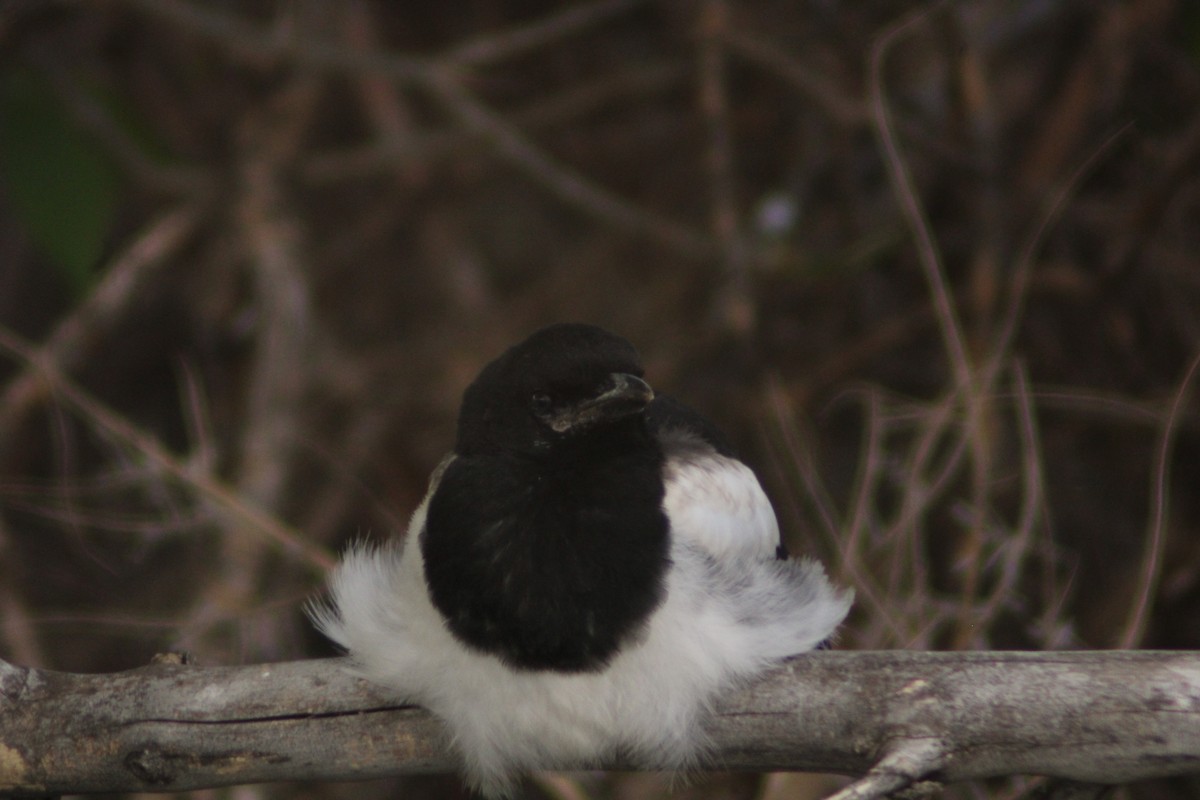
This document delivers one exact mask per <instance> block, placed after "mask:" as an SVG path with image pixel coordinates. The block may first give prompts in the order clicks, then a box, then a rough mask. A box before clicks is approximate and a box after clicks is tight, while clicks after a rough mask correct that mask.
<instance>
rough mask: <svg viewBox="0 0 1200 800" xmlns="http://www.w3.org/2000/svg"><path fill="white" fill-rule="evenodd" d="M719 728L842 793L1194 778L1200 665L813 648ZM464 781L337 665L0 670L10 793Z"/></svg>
mask: <svg viewBox="0 0 1200 800" xmlns="http://www.w3.org/2000/svg"><path fill="white" fill-rule="evenodd" d="M711 733H712V740H713V744H714V748H713V753H712V758H711V761H710V764H711V766H712V767H713V768H719V769H731V770H803V771H816V772H834V773H843V774H848V775H862V776H865V777H864V778H863V779H862V780H860V781H858V782H857V783H855V784H852V785H851V786H849V787H847V789H846V790H843V792H841V793H839V794H840V795H842V796H844V797H876V796H880V795H882V794H884V793H887V792H891V791H895V790H896V789H898V788H903V787H905V786H909V785H912V784H914V783H917V782H920V781H930V780H932V781H938V782H952V781H959V780H968V779H974V778H985V777H994V776H1003V775H1016V774H1036V775H1049V776H1055V777H1059V778H1064V779H1069V780H1072V781H1079V782H1084V783H1124V782H1129V781H1134V780H1142V779H1146V778H1154V777H1161V776H1169V775H1181V774H1187V773H1195V772H1200V653H1170V652H1070V653H1068V652H1054V653H1007V652H989V653H911V652H903V651H895V652H819V653H812V654H808V655H805V656H801V657H797V658H795V659H793V660H792V661H790V662H788V663H787V664H786V665H784V666H783V667H782V668H780V669H779V670H777V671H775V672H773V673H772V674H771V675H769V676H768V677H766V678H765V679H764V680H762V681H760V682H759V683H757V684H755V685H753V686H749V687H746V688H744V689H742V690H740V691H738V692H734V693H731V694H730V696H729V697H728V698H726V699H725V701H724V702H723V704H722V707H721V709H720V712H719V714H717V715H716V717H715V718H714V719H713V722H712V725H711ZM580 766H581V767H582V766H613V767H617V766H621V765H618V764H609V765H580ZM453 768H454V758H453V755H452V754H451V753H450V752H449V750H448V749H447V746H446V741H445V736H444V731H443V728H442V726H441V725H440V723H439V722H438V721H437V720H436V719H434V718H433V717H431V716H430V715H429V714H428V713H427V712H425V711H424V710H422V709H419V708H416V707H412V706H405V705H403V704H402V703H400V702H398V701H397V700H396V699H394V698H388V697H387V696H385V695H384V694H382V693H380V692H379V691H378V690H377V689H375V688H373V687H371V686H369V685H367V684H366V683H365V682H363V681H361V680H359V679H357V678H356V677H355V676H354V675H353V674H352V672H351V671H350V670H349V668H348V666H347V663H346V662H345V661H344V660H342V659H327V660H320V661H300V662H290V663H280V664H263V665H255V666H246V667H195V666H184V665H170V664H155V665H151V666H148V667H143V668H141V669H136V670H132V671H129V672H121V673H116V674H109V675H75V674H68V673H58V672H49V671H43V670H35V669H27V668H21V667H15V666H11V665H9V664H6V663H4V662H2V661H0V794H15V795H18V796H19V795H22V794H30V795H35V794H40V795H45V794H57V793H86V792H117V791H179V790H185V789H198V788H204V787H215V786H224V785H230V784H239V783H258V782H269V781H281V780H355V779H362V778H373V777H382V776H387V775H396V774H399V773H421V772H441V771H449V770H452V769H453Z"/></svg>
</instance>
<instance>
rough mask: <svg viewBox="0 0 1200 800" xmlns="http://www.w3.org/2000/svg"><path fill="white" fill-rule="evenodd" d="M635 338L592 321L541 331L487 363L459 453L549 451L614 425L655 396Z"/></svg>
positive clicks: (461, 430) (461, 428) (466, 403)
mask: <svg viewBox="0 0 1200 800" xmlns="http://www.w3.org/2000/svg"><path fill="white" fill-rule="evenodd" d="M642 375H643V371H642V365H641V360H640V359H639V358H638V354H637V351H636V350H635V349H634V348H633V345H631V344H630V343H629V342H627V341H625V340H624V339H622V338H621V337H619V336H616V335H614V334H611V333H609V332H608V331H605V330H603V329H601V328H597V327H595V326H593V325H584V324H579V323H561V324H558V325H551V326H550V327H548V328H543V329H542V330H540V331H538V332H536V333H534V334H533V335H532V336H530V337H529V338H528V339H526V340H525V341H523V342H520V343H519V344H516V345H514V346H513V347H511V348H510V349H509V350H507V351H506V352H505V353H504V354H503V355H501V356H500V357H499V358H497V359H496V360H495V361H493V362H492V363H490V364H488V365H487V366H486V367H484V369H483V371H482V372H480V373H479V377H477V378H476V379H475V381H474V382H473V383H472V384H471V385H470V386H469V387H467V390H466V392H465V393H464V395H463V403H462V409H461V411H460V412H459V417H458V439H457V442H456V444H455V450H456V451H457V452H458V453H459V454H460V455H472V454H478V453H496V452H505V453H512V454H520V455H532V456H538V455H545V454H547V453H550V452H552V451H553V450H554V449H555V448H556V447H558V446H559V445H561V444H563V443H564V442H569V441H576V440H579V439H580V438H582V437H589V436H592V435H595V434H599V433H605V432H608V431H609V430H610V429H611V428H612V427H613V426H614V425H616V424H618V423H620V422H623V421H626V420H629V419H630V418H631V417H636V416H640V415H641V414H642V412H644V411H645V410H646V407H647V406H648V405H649V404H650V401H651V400H652V399H653V398H654V392H653V391H652V390H651V388H650V386H649V385H648V384H647V383H646V382H645V381H644V380H642Z"/></svg>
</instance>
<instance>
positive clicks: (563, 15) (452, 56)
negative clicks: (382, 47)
mask: <svg viewBox="0 0 1200 800" xmlns="http://www.w3.org/2000/svg"><path fill="white" fill-rule="evenodd" d="M643 2H645V0H596V1H595V2H592V3H587V4H583V5H574V6H571V7H569V8H567V9H566V10H564V11H560V12H558V13H557V14H554V15H552V16H549V17H546V18H545V19H540V20H538V21H537V22H534V23H532V24H529V25H526V26H524V27H520V28H513V29H510V30H506V31H500V32H498V33H491V34H487V35H485V36H480V37H478V38H476V39H472V40H470V41H467V42H463V43H462V44H459V45H455V46H454V47H453V48H451V49H450V50H449V51H447V52H445V53H443V54H442V55H441V56H440V57H439V59H438V60H439V61H441V62H442V63H444V64H446V65H456V66H480V65H483V64H489V63H492V62H495V61H501V60H503V59H506V58H512V57H513V56H518V55H521V54H523V53H525V52H528V51H529V50H534V49H537V48H539V47H544V46H546V45H548V44H551V43H554V42H557V41H559V40H561V39H565V38H566V37H568V36H572V35H575V34H578V33H579V32H581V31H583V30H585V29H587V28H590V27H592V26H594V25H598V24H600V23H601V22H604V21H605V20H608V19H609V18H611V17H614V16H617V15H618V14H623V13H624V12H626V11H628V10H630V9H631V8H635V7H637V6H639V5H641V4H642V3H643Z"/></svg>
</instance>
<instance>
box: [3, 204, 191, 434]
mask: <svg viewBox="0 0 1200 800" xmlns="http://www.w3.org/2000/svg"><path fill="white" fill-rule="evenodd" d="M199 217H200V211H199V210H198V209H197V208H195V207H193V206H183V207H181V208H176V209H173V210H171V211H168V212H167V213H165V214H163V215H162V216H161V217H159V218H158V219H155V220H154V221H153V222H151V223H150V224H149V225H148V226H146V229H145V230H144V231H143V232H142V233H141V234H140V235H139V236H137V237H136V238H135V239H134V240H133V242H132V244H130V245H129V246H128V247H127V248H125V250H124V251H123V252H121V253H120V254H119V255H118V256H117V257H116V258H115V259H113V261H112V263H111V264H110V265H109V266H108V268H107V269H105V270H104V273H103V275H104V277H103V278H102V279H101V280H100V283H99V284H97V285H96V287H95V288H94V289H92V291H91V292H89V293H88V296H87V298H86V299H85V300H84V301H83V303H81V304H80V306H79V307H78V308H77V309H76V310H75V311H74V312H73V313H71V314H69V315H68V316H66V317H65V318H64V319H63V321H62V322H60V323H59V324H58V327H57V328H55V329H54V332H53V333H51V334H50V336H49V338H48V339H47V340H46V342H45V343H44V344H42V345H41V346H40V347H39V350H38V353H37V357H36V358H35V359H32V360H30V361H29V363H28V364H27V366H28V367H29V368H28V369H26V370H25V371H24V372H22V373H19V374H18V375H17V376H16V377H15V378H13V379H12V380H11V381H10V382H9V384H8V385H7V386H6V387H5V389H4V393H3V395H0V449H2V448H3V447H4V444H5V442H6V441H8V437H9V436H11V435H12V434H13V433H14V432H15V431H16V429H17V428H18V427H19V426H20V424H21V422H22V420H23V419H24V418H25V415H26V414H28V413H29V411H30V410H32V409H33V408H35V407H36V406H37V405H38V404H40V403H41V402H43V401H44V399H45V391H46V389H47V384H46V382H45V381H44V379H43V377H42V375H41V374H40V373H39V372H38V371H37V370H34V369H33V368H32V366H33V364H35V363H37V364H52V365H53V366H54V368H55V369H56V370H57V371H59V372H62V373H70V372H72V371H73V370H74V369H75V368H76V367H77V366H78V365H79V364H81V363H83V362H84V361H85V360H86V359H87V358H88V357H89V356H90V355H91V353H92V350H93V348H94V347H96V346H97V345H98V342H99V341H100V340H101V339H102V337H103V334H104V333H105V332H106V331H108V330H109V329H111V328H112V327H113V326H114V325H115V324H117V323H118V322H119V321H120V320H121V319H122V318H123V317H124V316H125V315H126V314H128V313H129V312H130V311H131V310H133V308H134V306H135V304H136V303H138V302H139V301H140V300H142V299H143V298H144V292H145V289H146V286H147V284H149V283H150V281H151V280H153V279H154V278H155V277H157V276H158V275H159V274H160V273H161V272H163V271H165V270H167V269H168V267H169V265H170V264H171V263H172V257H173V256H174V255H175V254H176V253H177V252H178V251H179V250H180V248H182V247H183V246H184V245H185V244H186V243H187V242H188V241H189V240H190V238H191V236H192V234H193V233H194V232H195V230H196V226H197V224H198V221H199Z"/></svg>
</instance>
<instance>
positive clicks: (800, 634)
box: [311, 459, 851, 797]
mask: <svg viewBox="0 0 1200 800" xmlns="http://www.w3.org/2000/svg"><path fill="white" fill-rule="evenodd" d="M732 465H736V466H737V467H740V470H739V469H733V470H728V469H724V470H722V469H716V467H717V466H720V467H725V468H729V467H731V466H732ZM743 470H744V472H743ZM437 477H438V476H437V475H436V474H435V476H434V479H433V481H432V483H433V484H434V485H435V486H436V482H437ZM668 477H669V478H670V481H669V485H670V486H671V487H672V488H670V489H669V490H668V492H667V496H666V498H665V499H664V506H665V508H666V510H667V511H668V513H669V514H670V518H671V519H672V520H675V521H676V524H675V527H674V528H673V530H672V537H671V539H672V543H671V549H670V558H671V566H670V569H669V570H668V574H667V578H666V594H665V599H664V600H663V603H662V605H660V606H659V607H658V609H656V610H655V612H654V613H653V615H652V616H651V618H650V620H649V622H648V624H647V628H646V631H645V633H644V635H643V636H642V637H641V638H640V639H639V640H638V641H637V642H636V644H632V643H631V644H630V646H627V647H625V648H624V649H622V650H621V651H620V652H619V653H618V655H617V656H616V657H615V658H614V659H613V660H612V661H611V662H610V663H609V664H608V666H607V667H605V668H604V669H602V670H601V671H598V672H586V673H561V672H549V671H545V672H542V671H529V670H514V669H512V668H510V667H508V666H506V665H505V664H504V663H502V662H501V661H500V660H499V659H498V658H496V657H494V656H491V655H485V654H482V653H480V652H477V651H474V650H471V649H468V648H467V647H465V646H463V645H462V644H461V643H460V642H459V641H458V640H457V639H455V638H454V637H453V636H452V635H451V633H450V632H449V631H448V630H447V628H446V626H445V625H444V624H443V621H442V618H441V617H440V615H439V614H438V612H437V610H436V609H435V608H434V607H433V605H432V604H431V602H430V600H429V597H428V595H427V593H426V589H425V583H424V579H423V565H422V556H421V548H420V547H419V545H418V535H417V533H418V532H419V531H420V530H421V529H422V527H423V525H424V521H425V506H424V505H422V506H421V507H420V508H419V509H417V511H416V513H415V514H414V515H413V519H412V522H411V524H410V526H409V535H408V537H407V540H406V542H405V543H404V544H403V546H402V547H395V546H385V547H381V548H378V549H376V548H371V547H367V546H362V545H359V546H356V547H354V548H352V549H351V550H350V551H349V552H348V553H347V554H346V556H345V558H344V560H343V562H342V564H341V565H340V566H339V567H338V569H337V570H336V571H335V573H334V574H333V576H332V579H331V583H330V587H331V605H328V606H318V607H315V608H313V609H311V613H312V616H313V619H314V621H315V622H316V624H317V625H318V627H319V628H320V629H321V630H322V631H323V632H324V633H325V634H326V635H327V636H329V637H330V638H331V639H333V640H334V641H335V642H337V643H338V644H340V645H341V646H342V647H344V648H345V649H346V650H347V651H349V653H350V655H351V657H352V658H353V660H354V662H355V663H356V664H357V665H358V668H359V669H360V670H361V671H362V673H363V675H364V676H365V677H366V678H368V679H369V680H371V681H373V682H375V683H376V684H379V685H380V686H383V687H386V688H387V689H388V690H390V691H391V692H393V693H394V694H395V695H396V697H397V698H398V699H402V700H405V701H411V702H416V703H419V704H421V705H424V706H425V707H427V708H429V709H430V710H431V711H433V712H434V713H435V714H437V715H438V716H439V717H441V718H442V719H443V720H444V721H445V722H446V723H447V725H448V728H449V730H450V731H451V733H452V735H453V739H454V744H455V747H456V748H457V749H458V751H459V752H460V754H461V755H462V758H463V761H464V768H465V772H466V775H467V778H468V780H469V782H470V783H471V784H472V785H473V786H474V787H475V788H477V789H478V790H480V791H481V792H483V793H484V794H485V795H488V796H491V797H497V796H502V795H504V794H507V793H508V792H509V791H510V790H511V789H512V786H513V782H514V780H515V779H516V778H517V777H518V776H519V774H520V773H521V772H523V771H526V770H530V769H546V768H556V767H578V766H580V765H583V764H588V763H592V764H595V763H600V762H603V761H604V760H606V759H608V758H610V757H612V756H614V755H617V754H620V755H622V756H624V757H626V758H628V759H631V760H632V761H634V762H635V763H638V764H642V765H645V766H647V767H654V768H667V769H688V768H689V767H693V766H695V765H696V763H697V761H698V760H699V759H700V758H702V757H703V753H704V748H705V739H704V733H703V721H704V718H705V715H706V714H707V713H708V712H709V711H711V709H712V705H713V703H714V701H715V700H716V698H717V697H718V696H719V694H720V693H721V692H722V691H723V690H726V689H728V688H730V687H731V686H734V685H737V684H739V683H743V682H745V681H747V680H749V679H751V678H753V677H755V676H756V675H758V674H760V673H761V672H762V671H763V670H765V669H766V668H768V667H769V666H771V665H772V664H773V663H775V662H777V661H779V660H780V659H782V658H785V657H787V656H790V655H793V654H795V653H800V652H804V651H806V650H810V649H812V648H813V647H815V646H816V645H817V644H819V643H820V642H822V641H823V640H825V639H826V638H828V637H829V636H830V635H831V634H832V633H833V631H834V629H835V628H836V627H837V625H838V624H839V623H840V622H841V621H842V619H843V618H844V617H845V615H846V613H847V611H848V609H849V606H850V600H851V596H850V593H848V592H838V591H836V590H834V588H833V587H832V586H831V585H830V583H829V581H828V580H827V579H826V577H825V574H824V571H823V570H822V568H821V566H820V564H818V563H816V562H814V561H809V560H802V559H792V560H789V561H778V560H776V559H775V558H774V547H775V543H776V542H777V541H778V531H777V527H776V522H775V517H774V513H773V512H772V510H771V507H770V504H769V503H768V502H767V500H766V497H765V496H764V495H763V494H762V489H761V488H760V487H759V484H758V481H757V480H756V479H755V478H754V475H753V473H751V472H750V470H749V469H748V468H746V467H744V466H743V465H741V464H739V463H738V462H733V461H731V460H730V459H722V460H721V462H720V463H718V462H715V461H709V460H705V459H688V460H684V461H681V462H680V463H678V464H673V465H671V467H670V474H669V475H668ZM431 492H432V487H431ZM730 501H733V502H730Z"/></svg>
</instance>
